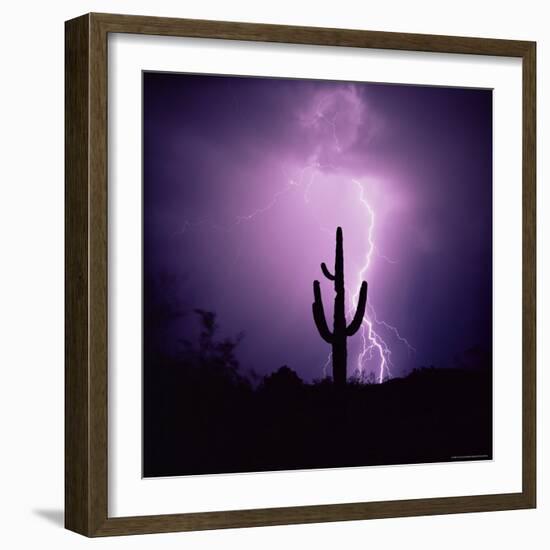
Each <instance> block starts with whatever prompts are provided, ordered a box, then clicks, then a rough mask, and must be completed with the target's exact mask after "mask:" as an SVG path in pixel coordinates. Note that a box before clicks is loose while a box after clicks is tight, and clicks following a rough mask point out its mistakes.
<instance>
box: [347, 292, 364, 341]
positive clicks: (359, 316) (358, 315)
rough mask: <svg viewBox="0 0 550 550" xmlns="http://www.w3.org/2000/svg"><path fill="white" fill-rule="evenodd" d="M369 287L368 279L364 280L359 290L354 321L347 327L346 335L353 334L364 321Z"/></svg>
mask: <svg viewBox="0 0 550 550" xmlns="http://www.w3.org/2000/svg"><path fill="white" fill-rule="evenodd" d="M367 287H368V285H367V283H366V281H363V282H362V283H361V290H360V291H359V301H358V303H357V310H356V311H355V316H354V318H353V321H352V322H351V323H350V324H349V326H348V327H347V328H346V336H353V335H354V334H355V333H356V332H357V331H358V330H359V328H360V327H361V325H362V323H363V317H365V309H366V307H367Z"/></svg>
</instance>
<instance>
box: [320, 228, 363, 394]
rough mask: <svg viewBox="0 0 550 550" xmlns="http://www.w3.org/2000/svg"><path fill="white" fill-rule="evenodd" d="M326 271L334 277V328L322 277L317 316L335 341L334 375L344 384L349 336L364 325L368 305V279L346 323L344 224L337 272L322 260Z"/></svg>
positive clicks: (326, 337)
mask: <svg viewBox="0 0 550 550" xmlns="http://www.w3.org/2000/svg"><path fill="white" fill-rule="evenodd" d="M321 270H322V272H323V275H324V276H325V277H326V278H327V279H329V280H330V281H334V290H335V292H336V297H335V298H334V325H333V330H332V332H331V331H330V330H329V328H328V325H327V321H326V318H325V311H324V308H323V301H322V298H321V287H320V284H319V281H314V282H313V295H314V298H315V301H314V302H313V306H312V307H313V319H314V320H315V325H316V326H317V330H318V331H319V334H320V335H321V338H323V340H325V341H326V342H328V343H329V344H331V345H332V377H333V379H334V382H335V384H337V385H344V384H345V383H346V379H347V356H348V352H347V338H348V336H353V335H354V334H355V333H356V332H357V331H358V330H359V328H360V327H361V324H362V323H363V317H364V316H365V308H366V305H367V283H366V282H365V281H363V282H362V283H361V290H360V291H359V301H358V303H357V310H356V312H355V316H354V318H353V321H352V322H351V323H350V324H349V325H348V326H346V299H345V286H344V246H343V236H342V228H341V227H338V228H337V229H336V258H335V261H334V275H333V274H332V273H330V271H329V270H328V269H327V266H326V265H325V263H322V264H321Z"/></svg>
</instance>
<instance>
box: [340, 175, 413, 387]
mask: <svg viewBox="0 0 550 550" xmlns="http://www.w3.org/2000/svg"><path fill="white" fill-rule="evenodd" d="M352 182H353V183H354V184H355V185H356V186H357V187H358V190H359V203H360V204H361V205H362V207H363V208H364V209H365V213H366V216H365V217H366V219H367V220H368V223H367V239H366V240H367V250H366V253H365V260H364V262H363V265H362V267H361V269H360V270H359V273H358V277H357V286H356V289H355V292H354V293H353V294H352V298H351V304H350V312H349V313H350V315H351V314H352V311H353V310H354V309H355V308H356V307H357V302H358V301H359V290H360V288H361V283H362V282H363V281H364V280H366V275H367V271H368V269H369V267H370V265H371V260H372V255H373V253H374V250H375V246H374V223H375V215H374V210H373V209H372V208H371V206H370V204H369V203H368V202H367V198H366V196H365V189H364V186H363V184H362V183H361V182H360V181H359V180H355V179H353V180H352ZM374 324H377V325H382V326H384V327H386V328H387V329H388V330H390V331H391V332H393V334H394V335H395V336H396V338H397V339H398V340H399V341H400V342H401V343H402V344H404V345H405V346H407V349H408V350H409V353H415V352H416V349H415V348H414V347H413V346H411V344H410V343H409V342H408V340H407V339H406V338H404V337H403V336H401V334H400V333H399V331H398V330H397V328H396V327H394V326H392V325H390V324H389V323H387V322H385V321H379V320H378V318H377V315H376V310H375V309H374V306H373V305H372V303H371V302H370V301H369V300H367V310H366V314H365V317H364V318H363V324H362V326H361V338H362V344H363V347H362V349H361V352H360V353H359V356H358V357H357V375H358V377H359V379H361V380H362V379H364V377H365V372H364V371H365V363H366V361H367V360H372V359H374V357H375V356H378V358H379V362H378V382H379V383H382V382H384V380H386V379H388V378H391V377H392V371H391V369H392V368H393V363H392V360H391V355H392V352H391V349H390V347H389V345H388V344H387V342H386V341H385V340H384V338H382V336H381V335H380V333H379V332H377V331H376V330H375V329H374Z"/></svg>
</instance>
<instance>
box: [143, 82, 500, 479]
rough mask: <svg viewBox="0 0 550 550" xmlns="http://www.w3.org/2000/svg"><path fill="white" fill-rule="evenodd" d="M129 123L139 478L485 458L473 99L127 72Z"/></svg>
mask: <svg viewBox="0 0 550 550" xmlns="http://www.w3.org/2000/svg"><path fill="white" fill-rule="evenodd" d="M142 122H143V125H142V136H141V137H142V152H143V156H142V297H143V303H142V319H141V326H142V357H143V362H142V366H141V368H142V399H143V406H142V432H143V438H142V475H143V477H145V478H155V477H170V476H194V475H208V474H210V475H211V474H231V473H245V472H275V471H281V470H309V469H320V468H322V469H327V468H351V467H377V466H389V465H407V464H425V463H438V462H462V461H468V462H470V461H488V460H491V459H492V458H493V374H494V373H493V282H494V281H493V90H491V89H485V88H475V87H448V86H427V85H411V84H398V83H397V84H396V83H382V82H349V81H336V80H313V79H300V78H274V77H269V76H265V77H264V76H246V75H218V74H194V73H179V72H164V71H158V72H154V71H143V72H142ZM136 345H138V344H136ZM136 368H138V367H137V366H136Z"/></svg>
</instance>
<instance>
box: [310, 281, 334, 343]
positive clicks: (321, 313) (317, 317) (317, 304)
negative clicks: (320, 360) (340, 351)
mask: <svg viewBox="0 0 550 550" xmlns="http://www.w3.org/2000/svg"><path fill="white" fill-rule="evenodd" d="M313 294H314V297H315V301H314V302H313V304H312V309H313V319H314V321H315V326H316V327H317V330H318V331H319V334H320V335H321V338H322V339H323V340H324V341H325V342H327V343H329V344H332V340H333V338H332V333H331V332H330V330H329V328H328V325H327V320H326V317H325V310H324V308H323V300H322V298H321V287H320V285H319V281H314V282H313Z"/></svg>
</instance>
